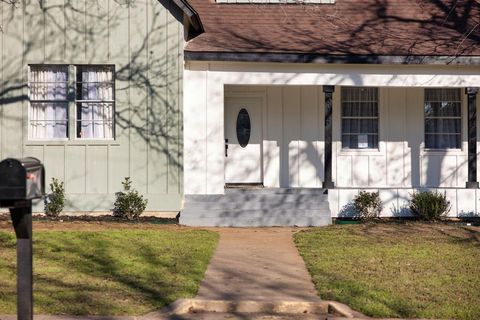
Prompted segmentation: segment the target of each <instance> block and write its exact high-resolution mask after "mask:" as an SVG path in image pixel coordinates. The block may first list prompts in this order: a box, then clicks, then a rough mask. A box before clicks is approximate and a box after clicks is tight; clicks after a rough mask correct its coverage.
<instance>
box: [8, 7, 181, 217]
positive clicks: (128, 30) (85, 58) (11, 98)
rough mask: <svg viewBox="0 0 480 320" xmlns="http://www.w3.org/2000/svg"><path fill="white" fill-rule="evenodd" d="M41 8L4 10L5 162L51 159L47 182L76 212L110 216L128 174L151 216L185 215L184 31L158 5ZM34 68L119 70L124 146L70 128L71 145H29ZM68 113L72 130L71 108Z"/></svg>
mask: <svg viewBox="0 0 480 320" xmlns="http://www.w3.org/2000/svg"><path fill="white" fill-rule="evenodd" d="M42 3H43V4H42V6H40V2H39V1H37V0H25V1H23V2H20V3H17V4H16V5H15V6H12V5H9V4H7V3H4V2H0V6H1V7H0V10H1V13H2V15H1V19H2V22H1V25H2V33H1V34H0V36H1V41H0V45H1V88H0V90H1V91H0V92H1V94H2V98H1V105H0V158H1V159H3V158H6V157H24V156H34V157H37V158H39V159H40V160H42V161H43V162H44V164H45V169H46V178H47V182H49V181H50V180H51V178H52V177H56V178H59V179H61V180H63V181H65V185H66V186H65V187H66V192H67V198H68V200H69V202H68V203H69V205H68V207H67V208H66V209H67V210H79V211H106V210H110V209H111V208H112V203H113V200H114V193H115V192H117V191H120V190H121V181H122V180H123V178H124V177H126V176H130V177H131V178H132V179H133V183H134V186H135V187H136V188H137V189H138V190H139V191H140V192H141V193H143V194H145V195H146V196H147V198H148V199H149V205H148V207H147V210H149V211H177V210H179V209H180V206H181V199H182V196H181V194H182V193H183V181H182V180H183V177H182V174H183V171H182V149H183V148H182V141H181V139H182V127H181V125H180V124H181V123H182V115H181V113H182V105H181V102H182V99H181V96H180V95H181V88H182V77H183V71H182V70H183V26H182V25H181V23H179V22H178V21H177V20H176V19H175V18H174V17H173V16H172V15H171V14H170V12H169V11H168V10H169V8H165V7H164V6H163V5H162V4H161V3H160V2H159V1H158V0H133V1H125V2H123V1H114V0H101V1H100V0H85V1H73V0H72V1H71V0H47V1H42ZM29 64H68V65H74V64H114V65H115V69H116V83H115V86H116V92H115V94H116V127H115V132H116V139H115V140H114V141H91V142H89V141H82V140H78V139H75V131H74V130H71V131H70V140H69V141H66V142H60V141H50V142H48V141H47V142H38V141H29V140H28V123H27V112H28V97H27V95H28V90H27V76H28V65H29ZM70 69H71V70H72V71H73V68H70ZM70 75H71V77H72V76H73V72H72V73H70ZM70 83H71V85H72V88H73V85H74V79H70ZM69 111H70V122H71V125H70V128H73V125H74V116H75V106H74V105H73V104H72V103H70V106H69ZM47 184H48V183H47ZM36 209H37V210H41V209H42V205H41V204H40V205H38V206H37V208H36Z"/></svg>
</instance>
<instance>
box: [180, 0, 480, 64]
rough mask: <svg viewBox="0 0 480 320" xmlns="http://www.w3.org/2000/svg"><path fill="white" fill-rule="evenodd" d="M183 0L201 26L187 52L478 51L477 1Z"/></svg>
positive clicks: (474, 53) (435, 53) (434, 53)
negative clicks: (265, 0)
mask: <svg viewBox="0 0 480 320" xmlns="http://www.w3.org/2000/svg"><path fill="white" fill-rule="evenodd" d="M189 2H190V4H191V5H192V7H193V8H194V9H195V10H196V11H197V12H198V14H199V15H200V18H201V20H202V23H203V26H204V29H205V33H203V34H201V35H200V36H198V37H196V38H194V39H192V40H190V41H189V42H188V43H187V45H186V48H185V50H186V51H187V52H232V53H233V52H235V53H314V54H318V55H396V56H399V55H400V56H404V55H405V56H407V55H408V56H411V55H428V56H430V55H432V56H458V55H462V56H480V46H479V44H480V27H479V23H480V0H457V1H455V0H448V1H442V0H336V3H335V4H334V5H327V4H318V5H314V4H305V5H302V4H293V5H286V4H270V5H268V4H216V3H215V2H214V0H189Z"/></svg>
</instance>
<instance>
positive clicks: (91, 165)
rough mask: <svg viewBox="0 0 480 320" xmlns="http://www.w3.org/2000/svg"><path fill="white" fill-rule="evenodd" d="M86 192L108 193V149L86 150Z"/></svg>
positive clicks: (104, 147)
mask: <svg viewBox="0 0 480 320" xmlns="http://www.w3.org/2000/svg"><path fill="white" fill-rule="evenodd" d="M86 157H87V160H86V161H87V165H86V172H87V176H86V188H85V189H86V192H87V193H107V191H108V185H107V184H108V147H106V146H89V147H88V148H87V155H86Z"/></svg>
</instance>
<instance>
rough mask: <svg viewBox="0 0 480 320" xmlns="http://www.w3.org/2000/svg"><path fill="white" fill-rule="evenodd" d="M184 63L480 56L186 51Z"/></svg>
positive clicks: (439, 61) (463, 59)
mask: <svg viewBox="0 0 480 320" xmlns="http://www.w3.org/2000/svg"><path fill="white" fill-rule="evenodd" d="M184 57H185V60H186V61H232V62H279V63H333V64H413V65H415V64H420V65H429V64H432V65H480V56H434V55H321V54H315V53H248V52H206V51H203V52H200V51H187V50H186V51H185V52H184Z"/></svg>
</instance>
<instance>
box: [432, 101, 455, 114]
mask: <svg viewBox="0 0 480 320" xmlns="http://www.w3.org/2000/svg"><path fill="white" fill-rule="evenodd" d="M460 108H461V103H460V102H451V101H444V102H430V101H425V116H426V117H460V116H461V111H460Z"/></svg>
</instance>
